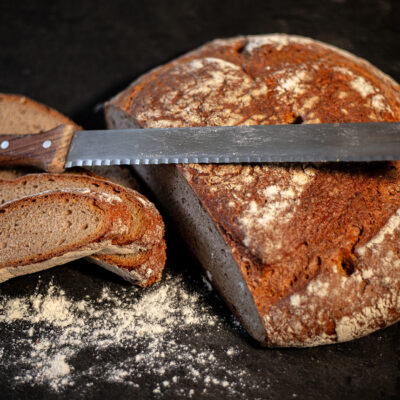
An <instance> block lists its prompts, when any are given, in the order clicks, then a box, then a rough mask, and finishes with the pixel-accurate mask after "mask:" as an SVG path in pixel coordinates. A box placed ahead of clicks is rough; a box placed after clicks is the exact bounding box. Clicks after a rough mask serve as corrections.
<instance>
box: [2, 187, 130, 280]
mask: <svg viewBox="0 0 400 400" xmlns="http://www.w3.org/2000/svg"><path fill="white" fill-rule="evenodd" d="M127 216H128V208H127V207H126V206H125V204H123V202H121V201H120V200H119V199H118V200H116V199H115V198H111V197H110V196H109V195H107V194H105V193H99V192H92V191H90V190H87V191H86V190H85V191H83V190H77V191H74V192H72V191H68V192H65V191H53V192H45V193H41V194H36V195H33V196H26V197H23V198H20V199H18V200H14V201H10V202H7V203H5V204H3V205H1V206H0V225H1V227H2V229H1V231H0V282H3V281H5V280H7V279H9V278H12V277H15V276H19V275H22V274H26V273H31V272H36V271H40V270H42V269H45V268H50V267H52V266H54V265H59V264H64V263H66V262H68V261H72V260H75V259H77V258H81V257H85V256H87V255H89V254H93V253H95V252H97V251H100V250H101V249H104V248H106V247H107V246H109V245H111V242H112V240H113V239H114V238H115V237H116V236H118V235H120V234H123V233H124V232H125V231H126V230H127V229H129V224H128V225H125V224H124V222H123V221H122V219H125V218H126V217H127ZM71 232H73V234H71Z"/></svg>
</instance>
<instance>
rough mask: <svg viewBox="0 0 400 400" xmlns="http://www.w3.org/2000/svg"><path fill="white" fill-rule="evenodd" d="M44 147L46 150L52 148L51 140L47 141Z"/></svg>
mask: <svg viewBox="0 0 400 400" xmlns="http://www.w3.org/2000/svg"><path fill="white" fill-rule="evenodd" d="M42 146H43V148H44V149H48V148H49V147H50V146H51V140H45V141H44V142H43V144H42Z"/></svg>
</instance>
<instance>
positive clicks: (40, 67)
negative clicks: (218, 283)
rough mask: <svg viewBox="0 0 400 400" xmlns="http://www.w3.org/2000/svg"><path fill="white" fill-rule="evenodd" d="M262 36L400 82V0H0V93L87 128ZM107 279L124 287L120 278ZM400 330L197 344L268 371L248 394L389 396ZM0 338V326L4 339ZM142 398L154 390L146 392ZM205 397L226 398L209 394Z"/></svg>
mask: <svg viewBox="0 0 400 400" xmlns="http://www.w3.org/2000/svg"><path fill="white" fill-rule="evenodd" d="M271 32H286V33H292V34H301V35H305V36H310V37H313V38H315V39H319V40H322V41H325V42H328V43H331V44H333V45H337V46H339V47H342V48H344V49H346V50H349V51H350V52H353V53H355V54H356V55H358V56H361V57H364V58H366V59H368V60H369V61H371V62H372V63H373V64H375V65H376V66H377V67H379V68H381V69H382V70H383V71H384V72H386V73H388V74H389V75H391V76H392V77H393V78H394V79H396V80H397V81H400V1H398V0H391V1H390V0H353V1H351V0H330V1H329V0H324V1H321V0H306V1H295V0H278V1H267V0H264V1H255V0H254V1H248V2H246V1H221V0H214V1H194V0H185V1H176V0H173V1H171V0H169V1H155V0H143V1H142V0H141V1H122V0H113V1H104V2H96V1H83V0H81V1H66V2H57V1H54V2H49V1H22V0H19V1H2V2H0V91H1V92H13V93H22V94H25V95H27V96H29V97H32V98H34V99H36V100H39V101H41V102H44V103H46V104H48V105H50V106H52V107H54V108H56V109H58V110H59V111H61V112H63V113H65V114H67V115H68V116H70V117H71V118H72V119H74V120H75V121H76V122H77V123H80V124H82V125H83V126H84V127H86V128H97V127H104V122H103V116H102V109H101V106H99V105H101V103H102V102H103V101H104V100H107V99H108V98H109V97H110V96H111V95H113V94H115V93H116V92H117V91H119V90H121V89H123V88H124V87H125V86H126V85H127V84H128V83H130V81H132V80H133V79H134V78H135V77H137V76H138V75H139V74H141V73H143V72H145V71H147V70H149V69H150V68H152V67H155V66H157V65H159V64H161V63H164V62H167V61H169V60H171V59H172V58H174V57H176V56H178V55H180V54H182V53H184V52H185V51H187V50H190V49H192V48H194V47H196V46H199V45H201V44H202V43H204V42H205V41H208V40H211V39H214V38H216V37H229V36H235V35H238V34H257V33H271ZM168 240H169V248H170V250H169V254H168V255H169V260H170V261H169V265H168V268H169V269H170V270H171V271H174V270H182V269H184V265H193V260H192V259H191V257H190V255H188V254H186V253H185V254H182V252H181V251H180V250H179V251H178V249H179V242H178V240H177V239H176V238H175V237H174V235H173V234H172V233H171V231H170V235H169V237H168ZM172 273H173V272H172ZM36 275H37V274H36ZM41 277H42V280H44V281H46V280H50V279H52V278H53V279H55V282H57V283H59V284H60V285H63V284H65V285H69V286H70V288H69V290H70V291H72V292H73V291H74V290H75V291H76V293H79V291H80V286H79V285H81V284H82V282H84V285H85V287H87V288H89V290H90V289H91V288H93V290H95V289H96V285H98V282H99V280H100V281H101V279H102V272H98V270H97V269H95V268H94V267H91V266H88V265H86V264H85V265H83V264H82V262H81V263H79V262H77V263H73V264H69V265H67V266H64V267H59V268H57V269H54V270H50V271H46V272H43V273H41ZM106 277H107V279H109V278H110V276H109V275H107V276H106ZM200 279H201V278H200V272H199V269H198V267H196V268H195V270H194V272H192V273H191V277H190V279H188V282H189V284H190V282H193V287H196V285H198V284H199V281H200ZM36 281H37V277H36V276H31V277H22V278H18V279H15V280H13V281H10V282H7V283H5V284H2V285H1V288H0V290H1V291H0V295H1V293H5V294H12V293H18V294H24V293H26V295H28V294H30V293H31V292H32V290H33V288H34V287H35V282H36ZM65 282H66V283H65ZM75 283H76V289H74V287H75V286H74V285H75ZM78 283H79V284H78ZM112 284H113V285H114V286H118V285H122V283H121V281H119V280H115V282H113V283H112ZM209 301H210V302H211V303H213V306H215V309H216V310H217V311H218V312H220V313H222V314H226V315H229V312H228V311H227V310H226V309H225V308H224V306H223V305H222V304H221V303H220V301H219V300H218V298H217V297H216V296H209ZM399 333H400V326H399V325H395V326H393V327H390V328H388V329H386V330H384V331H381V332H378V333H376V334H373V335H371V336H369V337H367V338H364V339H361V340H358V341H354V342H352V343H345V344H340V345H335V346H329V347H322V348H316V349H308V350H283V351H282V350H264V349H260V348H258V346H257V344H255V343H254V342H252V341H251V340H250V339H249V338H248V337H240V335H239V336H238V335H237V333H232V329H231V327H230V326H229V324H228V323H227V327H226V332H225V333H222V334H221V335H220V336H215V335H212V333H211V332H210V336H209V337H206V338H205V340H208V341H209V342H210V343H211V345H212V346H213V348H215V349H218V345H219V343H222V341H224V342H226V341H227V340H232V341H234V343H235V345H237V346H240V347H241V348H242V350H243V354H244V356H243V359H244V362H246V363H247V364H246V365H247V367H249V366H250V368H252V367H251V365H254V367H253V369H254V374H255V375H259V380H260V382H263V380H264V379H265V377H266V376H268V377H270V378H271V379H273V381H274V382H275V385H274V388H275V389H274V391H272V392H271V391H269V392H268V393H267V392H265V393H263V392H262V390H261V391H259V392H258V393H257V396H256V397H257V398H271V397H274V398H276V397H280V398H283V399H284V398H289V397H290V396H291V395H289V393H292V392H296V393H297V394H298V397H299V398H326V399H328V398H361V397H363V398H393V399H394V398H399V397H400V372H399V368H400V364H399V355H400V343H399ZM2 334H3V335H4V336H3V337H2V336H1V335H2ZM6 334H9V333H4V332H3V333H2V332H1V331H0V339H1V340H2V341H4V340H6V338H5V335H6ZM227 362H228V361H227ZM76 367H79V365H78V366H76ZM12 374H13V371H10V370H7V369H4V368H2V367H1V365H0V387H1V388H2V392H1V393H0V397H2V398H43V397H46V396H49V394H48V393H47V392H46V388H35V387H25V388H24V390H23V391H19V392H15V391H14V389H13V388H12V386H10V383H9V382H10V379H11V377H12ZM147 379H148V378H147ZM95 386H96V388H97V391H94V392H93V393H92V394H91V395H90V396H89V397H93V398H98V397H100V396H101V397H106V398H108V397H110V398H125V397H130V396H129V390H128V389H126V388H122V389H117V388H115V387H109V386H102V385H101V382H99V383H96V385H95ZM99 388H101V390H100V389H99ZM133 395H134V394H133V393H132V394H131V396H133ZM143 396H148V397H152V396H153V394H152V392H147V393H146V392H143ZM66 397H67V398H71V397H79V392H77V391H75V392H74V391H73V390H72V391H69V393H68V396H66ZM208 397H209V398H220V397H224V395H223V393H222V394H221V393H220V392H218V393H215V394H214V395H213V393H209V395H208ZM249 397H250V395H249ZM56 398H59V397H57V396H56ZM171 398H173V397H171Z"/></svg>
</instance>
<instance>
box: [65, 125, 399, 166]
mask: <svg viewBox="0 0 400 400" xmlns="http://www.w3.org/2000/svg"><path fill="white" fill-rule="evenodd" d="M384 160H400V123H398V122H377V123H347V124H310V125H306V124H304V125H257V126H234V127H195V128H154V129H122V130H102V131H76V132H75V134H74V137H73V139H72V143H71V147H70V151H69V154H68V157H67V161H66V164H65V167H66V168H70V167H74V166H96V165H120V164H133V165H134V164H180V163H247V162H251V163H253V162H256V163H259V162H328V161H384Z"/></svg>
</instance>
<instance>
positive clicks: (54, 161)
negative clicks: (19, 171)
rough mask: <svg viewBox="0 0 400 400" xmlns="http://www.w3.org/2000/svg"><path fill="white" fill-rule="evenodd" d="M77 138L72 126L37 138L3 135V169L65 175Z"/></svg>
mask: <svg viewBox="0 0 400 400" xmlns="http://www.w3.org/2000/svg"><path fill="white" fill-rule="evenodd" d="M73 134H74V127H73V126H72V125H60V126H58V127H57V128H54V129H51V130H50V131H45V132H41V133H35V134H26V135H7V134H0V165H4V166H5V165H7V166H9V165H10V166H11V165H25V166H32V167H36V168H40V169H43V170H44V171H48V172H55V173H57V172H63V171H64V165H65V160H66V157H67V154H68V150H69V146H70V144H71V139H72V136H73Z"/></svg>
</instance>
